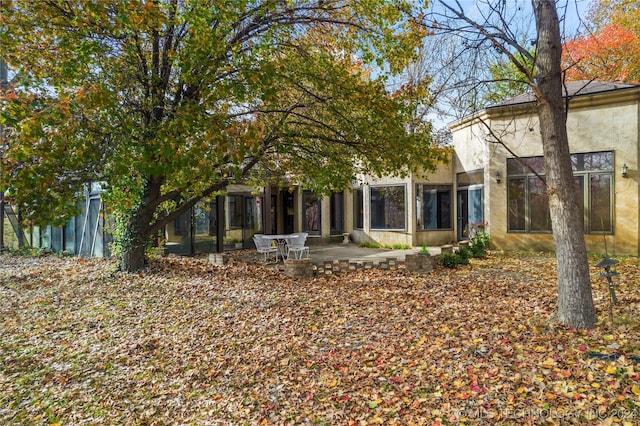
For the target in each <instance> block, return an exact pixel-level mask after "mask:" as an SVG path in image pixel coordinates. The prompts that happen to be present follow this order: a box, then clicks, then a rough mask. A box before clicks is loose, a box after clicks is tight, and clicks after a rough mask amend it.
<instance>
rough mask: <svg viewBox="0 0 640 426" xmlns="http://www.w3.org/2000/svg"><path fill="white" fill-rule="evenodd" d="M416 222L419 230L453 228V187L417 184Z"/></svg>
mask: <svg viewBox="0 0 640 426" xmlns="http://www.w3.org/2000/svg"><path fill="white" fill-rule="evenodd" d="M416 223H417V227H418V229H419V230H429V229H451V187H450V186H447V185H421V184H419V185H416Z"/></svg>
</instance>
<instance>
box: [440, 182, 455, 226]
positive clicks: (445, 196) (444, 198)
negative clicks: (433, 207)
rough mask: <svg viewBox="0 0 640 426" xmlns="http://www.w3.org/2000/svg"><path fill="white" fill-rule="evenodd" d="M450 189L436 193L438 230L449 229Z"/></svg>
mask: <svg viewBox="0 0 640 426" xmlns="http://www.w3.org/2000/svg"><path fill="white" fill-rule="evenodd" d="M451 196H452V195H451V189H450V188H449V189H446V190H439V191H438V229H451V228H452V226H451Z"/></svg>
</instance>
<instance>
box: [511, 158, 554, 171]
mask: <svg viewBox="0 0 640 426" xmlns="http://www.w3.org/2000/svg"><path fill="white" fill-rule="evenodd" d="M536 173H537V174H541V175H542V174H544V173H545V171H544V157H525V158H508V159H507V176H513V175H521V174H524V175H531V174H536Z"/></svg>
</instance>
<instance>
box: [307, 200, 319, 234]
mask: <svg viewBox="0 0 640 426" xmlns="http://www.w3.org/2000/svg"><path fill="white" fill-rule="evenodd" d="M303 198H304V200H303V201H304V217H305V219H304V230H305V231H306V232H309V233H314V234H319V233H320V200H319V199H318V197H317V196H316V194H314V193H313V192H310V191H304V194H303Z"/></svg>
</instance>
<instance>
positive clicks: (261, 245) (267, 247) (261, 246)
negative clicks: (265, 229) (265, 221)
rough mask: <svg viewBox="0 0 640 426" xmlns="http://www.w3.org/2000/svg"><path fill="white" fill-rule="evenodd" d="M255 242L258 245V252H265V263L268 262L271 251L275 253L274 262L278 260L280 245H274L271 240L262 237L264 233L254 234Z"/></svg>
mask: <svg viewBox="0 0 640 426" xmlns="http://www.w3.org/2000/svg"><path fill="white" fill-rule="evenodd" d="M253 243H254V244H255V245H256V250H258V253H262V254H264V263H267V260H269V256H270V255H271V253H273V260H274V262H278V247H275V246H272V245H271V240H269V239H266V238H262V235H259V234H256V235H254V236H253Z"/></svg>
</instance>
